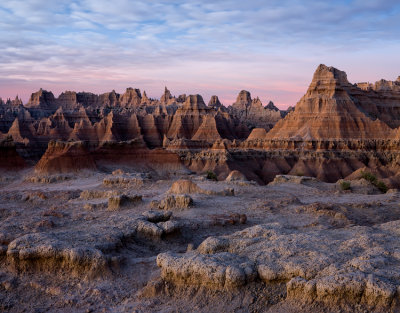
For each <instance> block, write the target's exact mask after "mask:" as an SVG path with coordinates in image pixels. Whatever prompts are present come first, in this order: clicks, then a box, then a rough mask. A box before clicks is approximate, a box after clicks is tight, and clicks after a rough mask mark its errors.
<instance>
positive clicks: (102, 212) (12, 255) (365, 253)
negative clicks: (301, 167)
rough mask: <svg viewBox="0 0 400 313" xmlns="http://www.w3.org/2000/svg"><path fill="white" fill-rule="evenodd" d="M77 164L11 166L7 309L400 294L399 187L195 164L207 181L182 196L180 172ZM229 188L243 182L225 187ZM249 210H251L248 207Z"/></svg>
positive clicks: (349, 307)
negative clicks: (77, 168) (33, 170)
mask: <svg viewBox="0 0 400 313" xmlns="http://www.w3.org/2000/svg"><path fill="white" fill-rule="evenodd" d="M67 178H68V179H66V180H63V181H58V182H57V181H56V182H53V183H38V181H48V180H46V179H45V180H40V179H38V180H26V179H25V180H24V178H23V177H14V178H8V179H6V178H4V179H2V182H1V185H0V262H1V266H0V311H4V312H71V311H73V312H189V311H190V312H330V311H332V312H337V311H343V312H347V311H348V312H370V311H376V312H379V311H382V312H390V311H392V312H396V311H398V310H399V308H400V304H399V303H400V287H399V286H400V240H399V239H400V238H399V237H400V206H399V199H400V194H399V193H398V192H396V191H393V192H390V193H387V194H373V195H366V194H361V193H354V192H341V191H339V190H338V188H337V186H336V185H335V184H327V183H322V182H318V181H313V180H310V181H307V180H304V182H303V181H301V183H299V180H298V179H297V180H294V181H291V180H288V181H287V182H283V183H277V184H274V185H269V186H258V185H256V184H253V183H248V182H236V183H235V182H212V181H206V180H204V179H203V178H202V177H199V176H187V177H184V178H185V179H190V180H191V181H193V182H194V183H195V184H197V185H198V187H199V188H197V187H196V188H194V189H193V190H190V191H194V193H192V194H190V195H189V196H190V197H191V198H192V199H193V205H191V206H190V205H186V206H188V207H186V208H176V207H175V208H174V207H173V206H174V203H175V202H174V201H175V198H174V197H175V196H176V199H178V195H175V196H174V197H172V198H171V195H170V193H169V189H170V188H171V186H172V184H173V180H156V179H154V178H149V177H146V176H145V175H139V174H138V175H136V176H135V175H131V176H127V178H122V179H121V178H115V179H111V180H110V179H109V178H108V176H107V175H105V174H104V175H103V174H99V173H93V174H85V175H81V176H75V177H73V176H70V177H67ZM32 181H36V182H32ZM231 188H233V189H234V196H232V195H230V193H229V192H226V190H231ZM184 189H185V188H183V189H182V190H183V191H184ZM202 191H205V192H202ZM121 195H123V196H121ZM136 195H140V196H142V198H141V200H140V197H134V196H136ZM168 197H169V198H168ZM167 198H168V201H164V202H162V200H163V199H164V200H165V199H167ZM110 199H112V200H110ZM131 199H134V201H130V200H131ZM171 199H172V200H171ZM184 199H186V198H184ZM187 199H189V198H187ZM115 201H117V202H116V203H117V204H115ZM171 201H172V202H171ZM182 202H185V203H186V204H188V203H189V201H186V200H185V201H182ZM110 203H113V205H112V206H110ZM155 203H156V204H157V203H164V204H162V205H164V207H163V209H164V210H161V209H160V207H162V205H161V206H159V207H156V206H155ZM171 203H172V204H171ZM176 203H178V200H176ZM168 205H170V207H168ZM165 209H169V210H165ZM244 214H245V215H246V216H247V221H246V220H245V219H243V218H241V219H240V218H237V217H243V215H244Z"/></svg>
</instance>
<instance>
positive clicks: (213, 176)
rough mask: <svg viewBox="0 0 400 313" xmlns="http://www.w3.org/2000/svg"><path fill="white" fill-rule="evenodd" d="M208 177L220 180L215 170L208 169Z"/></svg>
mask: <svg viewBox="0 0 400 313" xmlns="http://www.w3.org/2000/svg"><path fill="white" fill-rule="evenodd" d="M206 178H207V179H209V180H215V181H217V180H218V178H217V174H215V173H214V172H213V171H207V175H206Z"/></svg>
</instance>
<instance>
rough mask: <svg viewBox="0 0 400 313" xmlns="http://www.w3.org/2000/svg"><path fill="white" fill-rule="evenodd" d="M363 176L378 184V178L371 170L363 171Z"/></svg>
mask: <svg viewBox="0 0 400 313" xmlns="http://www.w3.org/2000/svg"><path fill="white" fill-rule="evenodd" d="M361 178H364V179H365V180H367V181H369V182H370V183H371V184H373V185H376V184H377V183H378V179H377V178H376V176H375V175H374V174H372V173H370V172H361Z"/></svg>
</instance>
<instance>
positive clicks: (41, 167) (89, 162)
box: [35, 141, 96, 174]
mask: <svg viewBox="0 0 400 313" xmlns="http://www.w3.org/2000/svg"><path fill="white" fill-rule="evenodd" d="M95 169H96V164H95V163H94V160H93V158H92V156H91V155H90V153H89V151H88V150H87V149H86V147H85V144H84V143H83V142H80V141H75V142H58V141H51V142H49V146H48V148H47V150H46V153H45V154H44V155H43V157H42V158H41V159H40V161H39V162H38V163H37V164H36V166H35V172H36V173H39V174H54V173H69V172H78V171H80V170H95Z"/></svg>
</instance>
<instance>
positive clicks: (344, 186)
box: [340, 181, 350, 190]
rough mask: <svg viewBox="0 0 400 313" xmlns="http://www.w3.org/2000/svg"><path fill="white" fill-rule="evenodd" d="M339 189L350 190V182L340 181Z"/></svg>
mask: <svg viewBox="0 0 400 313" xmlns="http://www.w3.org/2000/svg"><path fill="white" fill-rule="evenodd" d="M340 189H342V190H350V182H348V181H342V182H341V183H340Z"/></svg>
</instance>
